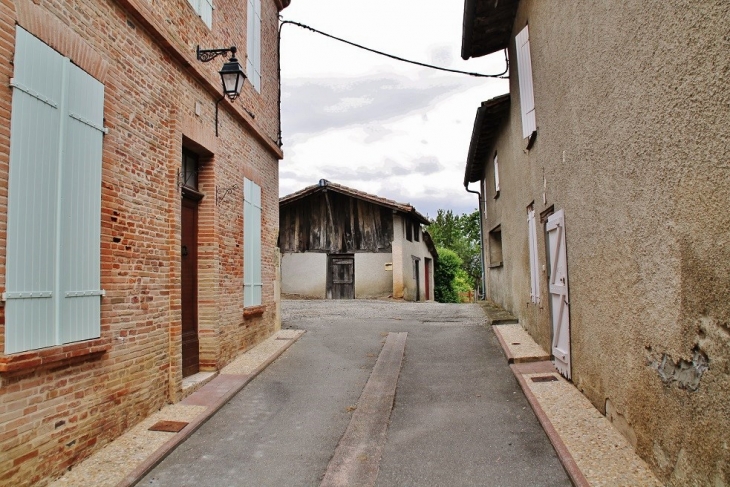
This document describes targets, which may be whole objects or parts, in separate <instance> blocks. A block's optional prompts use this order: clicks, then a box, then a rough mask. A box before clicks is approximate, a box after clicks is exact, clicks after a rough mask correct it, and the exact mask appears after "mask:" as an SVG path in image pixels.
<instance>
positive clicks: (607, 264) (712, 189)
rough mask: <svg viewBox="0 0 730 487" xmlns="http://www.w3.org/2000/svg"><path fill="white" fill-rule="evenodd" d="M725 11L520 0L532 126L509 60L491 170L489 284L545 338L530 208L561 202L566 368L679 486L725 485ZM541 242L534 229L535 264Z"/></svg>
mask: <svg viewBox="0 0 730 487" xmlns="http://www.w3.org/2000/svg"><path fill="white" fill-rule="evenodd" d="M728 18H730V4H728V3H727V2H724V1H719V0H717V1H707V2H699V3H694V4H693V5H692V7H691V8H688V6H687V4H686V3H685V2H681V1H678V0H672V1H662V2H659V1H649V2H645V1H638V0H637V1H622V2H619V3H611V4H609V3H606V2H599V1H589V2H585V1H564V2H543V1H537V0H526V1H522V2H520V6H519V10H518V14H517V18H516V21H515V24H514V28H513V36H514V35H515V34H517V32H519V31H520V30H521V29H522V28H523V27H524V25H525V24H526V23H527V22H528V21H529V29H530V50H531V55H532V71H533V80H534V93H535V107H536V109H535V113H536V117H537V126H538V135H537V139H536V142H535V144H534V146H533V147H532V149H530V150H529V151H526V150H525V141H524V140H522V137H521V135H522V129H521V119H520V94H519V76H518V74H517V73H516V64H512V65H511V72H510V92H511V96H512V107H511V111H510V115H509V117H508V119H507V120H506V121H505V124H504V126H503V129H502V131H501V133H500V134H499V136H498V139H497V143H496V144H495V147H494V149H495V150H497V151H498V154H499V168H500V180H501V181H500V182H501V192H500V195H499V197H498V198H496V199H495V194H494V191H493V170H491V172H489V171H488V173H487V176H486V179H487V181H486V186H487V188H492V190H491V193H488V194H487V195H486V200H487V204H488V206H489V209H488V221H487V224H486V227H485V230H487V232H488V230H489V229H491V228H493V226H494V225H497V224H501V226H502V248H503V257H504V265H503V267H501V268H498V269H490V270H489V293H490V296H492V299H494V300H495V301H497V302H499V303H500V304H502V305H503V306H504V307H506V308H507V309H509V310H510V311H512V312H514V313H515V314H517V315H518V316H519V318H520V321H521V323H522V324H523V326H525V328H526V329H527V330H528V331H529V332H530V333H531V334H532V335H533V336H534V337H535V339H536V340H537V341H538V342H539V343H540V344H541V345H542V346H543V347H545V348H546V349H548V350H549V345H550V332H551V330H550V318H549V307H548V306H547V299H548V296H547V281H546V275H545V273H544V272H543V276H542V277H541V293H542V296H541V302H542V304H541V305H540V306H537V305H533V304H531V303H530V275H529V254H528V248H527V245H528V236H527V222H526V216H527V214H526V209H527V206H528V205H529V204H530V203H531V202H533V201H534V204H535V210H536V214H537V215H539V214H540V213H541V212H542V211H544V210H547V209H548V208H549V207H551V206H554V209H555V210H559V209H563V210H564V211H565V225H566V239H567V252H568V256H567V257H568V272H569V288H570V318H571V348H572V361H573V368H572V372H573V382H574V383H575V384H576V386H577V387H578V388H579V389H580V390H581V391H583V393H584V394H585V395H586V396H587V397H588V398H589V399H590V400H591V401H592V402H593V404H594V405H595V406H596V407H597V408H598V409H599V410H601V411H604V412H605V411H606V409H607V408H608V409H609V416H610V417H611V418H613V419H614V420H615V422H614V424H616V425H617V427H619V429H620V430H622V432H623V433H624V434H625V436H626V437H627V438H628V439H629V441H631V442H632V443H633V444H634V445H635V448H636V450H637V452H638V453H639V454H640V455H641V456H642V457H643V458H644V459H645V460H646V461H647V462H648V463H649V464H650V466H651V467H652V469H653V470H654V471H655V472H656V473H657V475H658V476H659V478H660V479H662V480H663V481H665V482H666V483H667V484H668V485H676V486H683V485H727V484H728V483H730V450H728V448H727V438H730V416H728V414H727V397H728V396H727V394H728V391H729V390H730V332H728V330H729V329H730V327H729V325H728V323H730V278H729V277H728V276H730V241H729V239H728V238H729V237H728V235H730V233H728V228H730V213H729V212H728V211H727V202H728V201H730V185H728V184H727V182H728V173H727V170H728V169H727V159H728V154H727V139H728V135H730V129H729V127H730V110H728V106H730V94H729V93H730V92H728V90H727V73H728V66H729V58H728V55H727V52H728V48H729V47H730V45H729V44H728V38H727V19H728ZM510 57H511V58H512V59H515V52H514V37H513V40H512V43H511V45H510ZM485 163H487V167H488V168H491V167H492V166H491V160H490V161H485ZM485 233H486V232H485ZM544 249H545V247H544V234H543V232H540V231H539V232H538V255H539V259H540V263H541V264H545V263H546V256H545V250H544ZM680 371H681V373H680Z"/></svg>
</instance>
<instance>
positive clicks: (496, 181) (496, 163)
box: [494, 154, 499, 193]
mask: <svg viewBox="0 0 730 487" xmlns="http://www.w3.org/2000/svg"><path fill="white" fill-rule="evenodd" d="M494 190H495V191H496V192H497V193H499V161H498V160H497V154H494Z"/></svg>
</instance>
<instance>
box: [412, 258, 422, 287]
mask: <svg viewBox="0 0 730 487" xmlns="http://www.w3.org/2000/svg"><path fill="white" fill-rule="evenodd" d="M411 259H413V279H414V280H416V281H417V280H418V279H419V277H418V274H419V273H418V264H419V263H420V262H421V259H419V258H418V257H416V256H414V255H411Z"/></svg>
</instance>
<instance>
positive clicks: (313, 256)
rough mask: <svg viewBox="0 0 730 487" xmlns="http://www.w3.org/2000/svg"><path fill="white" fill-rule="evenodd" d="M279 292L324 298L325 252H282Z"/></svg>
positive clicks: (325, 291) (325, 285)
mask: <svg viewBox="0 0 730 487" xmlns="http://www.w3.org/2000/svg"><path fill="white" fill-rule="evenodd" d="M356 266H357V265H356ZM355 276H357V271H355ZM356 289H357V288H356ZM281 292H282V293H284V294H286V295H297V296H301V297H307V298H320V299H324V298H326V297H327V254H325V253H320V252H298V253H289V252H287V253H284V254H282V256H281Z"/></svg>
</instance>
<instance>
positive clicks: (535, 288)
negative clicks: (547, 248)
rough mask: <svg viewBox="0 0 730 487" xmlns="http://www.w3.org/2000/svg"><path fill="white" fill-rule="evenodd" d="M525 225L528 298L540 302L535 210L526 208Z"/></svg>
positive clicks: (536, 302)
mask: <svg viewBox="0 0 730 487" xmlns="http://www.w3.org/2000/svg"><path fill="white" fill-rule="evenodd" d="M527 227H528V233H529V247H530V249H529V250H530V300H531V301H532V302H533V303H535V304H539V303H540V266H539V264H538V260H537V226H536V224H535V210H534V208H532V207H530V208H529V209H528V210H527Z"/></svg>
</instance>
